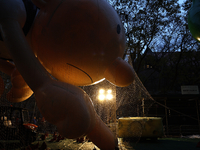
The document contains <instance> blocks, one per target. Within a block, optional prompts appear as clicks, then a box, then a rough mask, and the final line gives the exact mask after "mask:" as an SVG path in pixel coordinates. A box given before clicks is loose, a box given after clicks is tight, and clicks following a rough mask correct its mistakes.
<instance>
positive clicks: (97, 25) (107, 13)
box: [32, 0, 133, 86]
mask: <svg viewBox="0 0 200 150" xmlns="http://www.w3.org/2000/svg"><path fill="white" fill-rule="evenodd" d="M32 45H33V50H34V52H35V55H36V56H37V58H38V59H39V60H40V61H41V63H42V64H43V66H44V67H45V68H46V69H47V70H48V71H49V72H50V73H51V74H52V75H53V76H54V77H55V78H57V79H59V80H60V81H63V82H67V83H70V84H73V85H78V86H83V85H91V84H94V83H95V82H97V81H99V80H101V79H103V78H106V76H105V74H104V72H105V71H106V69H107V68H108V67H109V66H110V65H111V64H112V63H113V62H114V61H115V60H116V59H117V58H118V57H119V58H120V57H122V56H123V54H124V50H125V34H124V30H123V25H122V24H121V21H120V18H119V16H118V14H117V13H116V12H115V10H114V9H113V8H112V7H111V6H110V5H109V4H108V3H107V2H106V1H104V0H99V1H98V0H82V1H77V0H65V1H61V0H54V1H50V2H48V3H47V5H46V6H45V7H43V8H41V10H40V12H39V14H38V15H37V17H36V19H35V23H34V26H33V32H32ZM126 65H127V66H129V65H128V64H126ZM112 67H113V68H114V66H112ZM124 68H126V67H124ZM129 70H130V71H129V73H127V76H124V77H125V78H126V79H129V78H131V79H130V81H131V82H132V80H133V75H132V72H133V70H131V68H130V69H129ZM126 72H127V71H122V70H121V72H120V71H119V72H117V74H122V73H123V74H126ZM130 72H131V73H130ZM115 74H116V73H115ZM129 74H130V76H131V77H129ZM112 78H115V77H112ZM111 80H112V79H111ZM113 80H114V79H113ZM118 80H119V79H118ZM130 81H129V83H128V84H130ZM111 82H112V81H111ZM117 83H118V82H116V83H114V84H116V85H117ZM119 86H127V83H125V84H119Z"/></svg>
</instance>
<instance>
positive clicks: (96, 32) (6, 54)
mask: <svg viewBox="0 0 200 150" xmlns="http://www.w3.org/2000/svg"><path fill="white" fill-rule="evenodd" d="M33 2H34V4H35V5H36V6H37V7H39V8H40V11H39V13H38V14H37V16H36V18H35V20H34V22H33V21H31V19H30V18H34V15H33V14H36V11H37V10H35V8H36V7H35V6H33V7H32V6H31V9H28V8H29V6H30V0H6V1H4V0H0V27H1V28H0V33H1V38H0V48H1V49H0V52H1V53H0V57H1V58H4V59H10V60H13V61H14V64H13V63H10V62H9V61H4V60H1V61H2V63H0V69H1V70H2V71H3V72H5V73H7V74H8V75H10V76H11V82H12V84H13V87H12V89H11V91H10V93H8V96H7V98H8V100H9V101H12V102H21V101H23V100H26V99H27V98H28V97H30V95H31V94H32V92H34V95H35V99H36V103H37V106H38V108H39V110H40V112H41V114H42V115H43V116H44V117H45V119H46V120H47V121H48V122H50V123H52V124H54V125H56V126H57V129H58V132H59V133H60V134H61V135H63V136H65V137H67V138H78V137H81V136H85V135H87V136H88V137H89V139H90V140H91V141H92V142H93V143H94V144H96V145H97V146H98V147H99V148H100V149H103V150H104V149H105V150H113V149H115V148H116V147H117V146H118V144H117V143H118V142H117V137H116V136H115V135H114V134H113V133H112V132H111V131H110V130H109V128H108V127H107V126H106V125H105V124H104V123H103V121H102V120H101V119H100V118H99V116H98V115H97V113H96V112H95V110H94V107H93V104H92V101H91V99H90V98H89V96H88V95H87V94H86V93H85V92H84V91H83V90H82V89H80V88H79V87H77V85H91V84H95V83H97V82H99V81H101V80H103V79H104V78H106V79H107V80H109V81H110V82H111V83H113V84H115V85H117V86H122V87H123V86H127V85H129V84H130V83H132V82H133V80H134V72H133V68H132V67H131V66H130V65H129V64H128V63H127V62H125V61H124V60H123V59H122V58H121V57H122V55H123V53H124V49H125V35H124V31H123V26H122V24H121V21H120V19H119V17H118V15H117V13H116V12H115V10H114V9H113V8H112V7H111V6H110V5H109V4H108V3H107V2H106V1H104V0H46V1H45V0H33ZM27 7H28V8H27ZM25 8H26V9H25ZM30 10H33V12H34V13H30V12H28V11H30ZM30 14H32V15H30ZM22 28H23V30H22ZM29 29H30V30H29ZM27 31H28V32H27ZM26 34H27V36H26V37H25V35H26ZM52 76H53V77H54V78H52ZM55 78H56V79H55Z"/></svg>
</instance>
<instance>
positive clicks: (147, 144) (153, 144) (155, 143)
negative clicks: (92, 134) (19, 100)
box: [4, 134, 200, 150]
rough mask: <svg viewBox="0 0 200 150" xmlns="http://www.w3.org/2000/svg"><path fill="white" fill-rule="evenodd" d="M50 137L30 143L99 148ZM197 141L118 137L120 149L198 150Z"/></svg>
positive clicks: (72, 149)
mask: <svg viewBox="0 0 200 150" xmlns="http://www.w3.org/2000/svg"><path fill="white" fill-rule="evenodd" d="M52 138H53V136H52V135H51V134H50V135H49V136H48V137H47V138H46V139H45V140H41V139H40V138H39V137H38V139H37V141H35V142H33V143H32V145H37V144H39V146H38V148H41V145H42V144H43V143H44V142H45V143H46V144H47V148H46V150H93V149H94V148H96V150H99V149H98V148H97V147H96V146H95V145H94V144H93V143H92V142H88V141H84V142H82V143H78V142H77V141H76V140H72V139H64V140H60V141H59V142H49V141H50V140H51V139H52ZM198 142H200V138H180V137H179V138H178V137H176V138H175V137H173V138H158V139H157V140H146V141H143V140H140V141H139V142H136V141H131V140H127V141H125V140H123V139H119V148H120V150H200V147H199V148H198V147H196V146H197V143H198ZM9 145H10V144H9ZM24 148H27V147H24ZM4 149H8V150H11V149H15V150H22V149H23V147H21V148H18V149H17V148H15V147H14V146H12V147H10V148H4ZM26 150H28V149H26ZM29 150H30V149H29ZM40 150H44V149H40Z"/></svg>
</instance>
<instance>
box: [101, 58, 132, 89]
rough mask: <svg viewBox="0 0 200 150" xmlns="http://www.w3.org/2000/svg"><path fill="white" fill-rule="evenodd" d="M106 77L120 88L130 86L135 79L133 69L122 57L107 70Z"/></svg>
mask: <svg viewBox="0 0 200 150" xmlns="http://www.w3.org/2000/svg"><path fill="white" fill-rule="evenodd" d="M104 77H105V78H106V79H107V80H108V81H110V82H111V83H113V84H115V85H116V86H120V87H124V86H128V85H129V84H131V83H132V82H133V80H134V79H135V75H134V70H133V68H132V67H131V66H130V65H129V64H128V63H127V62H126V61H124V60H123V59H122V58H120V57H118V58H116V59H115V61H114V62H113V63H112V64H111V65H110V66H109V67H108V68H107V69H106V71H105V72H104Z"/></svg>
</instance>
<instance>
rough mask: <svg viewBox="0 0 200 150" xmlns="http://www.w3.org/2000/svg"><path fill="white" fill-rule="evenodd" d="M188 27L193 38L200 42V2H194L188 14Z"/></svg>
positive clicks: (195, 0)
mask: <svg viewBox="0 0 200 150" xmlns="http://www.w3.org/2000/svg"><path fill="white" fill-rule="evenodd" d="M188 27H189V30H190V32H191V34H192V36H193V37H194V38H195V39H196V40H197V41H198V42H199V41H200V1H199V0H193V3H192V6H191V8H190V10H189V13H188Z"/></svg>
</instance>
